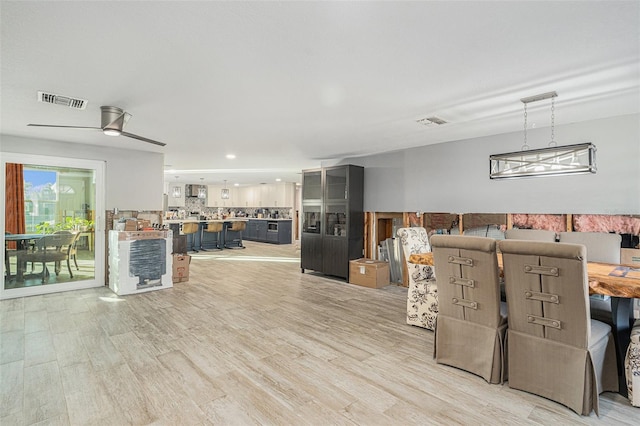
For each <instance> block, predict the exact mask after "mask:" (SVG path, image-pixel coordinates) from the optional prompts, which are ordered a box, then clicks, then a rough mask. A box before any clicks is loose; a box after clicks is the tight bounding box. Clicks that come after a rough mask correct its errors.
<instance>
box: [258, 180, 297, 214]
mask: <svg viewBox="0 0 640 426" xmlns="http://www.w3.org/2000/svg"><path fill="white" fill-rule="evenodd" d="M294 193H295V186H294V184H293V183H287V182H279V183H274V184H264V185H261V188H260V195H261V198H260V202H261V204H260V206H261V207H290V208H291V207H293V198H294Z"/></svg>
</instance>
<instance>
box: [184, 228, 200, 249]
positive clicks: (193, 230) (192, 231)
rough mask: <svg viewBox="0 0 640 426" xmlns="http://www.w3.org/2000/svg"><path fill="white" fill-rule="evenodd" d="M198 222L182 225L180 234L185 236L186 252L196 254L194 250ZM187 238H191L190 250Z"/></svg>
mask: <svg viewBox="0 0 640 426" xmlns="http://www.w3.org/2000/svg"><path fill="white" fill-rule="evenodd" d="M198 227H199V223H198V222H185V223H183V224H182V233H183V234H184V235H186V236H187V251H193V252H195V253H197V252H198V250H196V248H195V242H196V232H198ZM189 236H191V250H189Z"/></svg>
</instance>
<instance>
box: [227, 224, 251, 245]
mask: <svg viewBox="0 0 640 426" xmlns="http://www.w3.org/2000/svg"><path fill="white" fill-rule="evenodd" d="M226 225H227V226H226V227H225V229H224V247H225V248H246V247H245V246H243V245H242V231H244V230H245V229H246V228H247V222H246V221H240V220H239V221H235V222H232V223H231V226H229V224H226ZM229 232H235V233H237V234H238V237H237V238H234V239H232V240H229V236H228V235H229Z"/></svg>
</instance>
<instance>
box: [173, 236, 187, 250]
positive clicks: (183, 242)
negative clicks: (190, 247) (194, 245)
mask: <svg viewBox="0 0 640 426" xmlns="http://www.w3.org/2000/svg"><path fill="white" fill-rule="evenodd" d="M186 252H187V236H186V235H178V236H176V234H173V253H172V254H183V253H186Z"/></svg>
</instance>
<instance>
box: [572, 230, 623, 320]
mask: <svg viewBox="0 0 640 426" xmlns="http://www.w3.org/2000/svg"><path fill="white" fill-rule="evenodd" d="M559 235H560V242H561V243H572V244H582V245H583V246H585V247H586V248H587V262H602V263H620V244H621V242H622V237H621V236H620V235H619V234H609V233H606V232H561V233H560V234H559ZM589 306H590V308H591V318H593V319H595V320H598V321H604V322H606V323H607V324H613V317H612V315H611V300H610V298H608V297H605V298H603V297H602V296H600V295H594V296H591V298H590V300H589Z"/></svg>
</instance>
